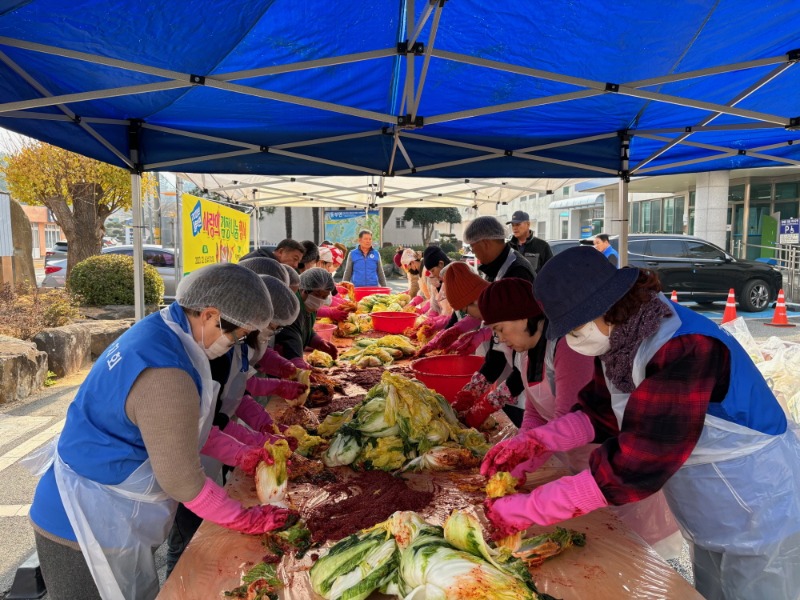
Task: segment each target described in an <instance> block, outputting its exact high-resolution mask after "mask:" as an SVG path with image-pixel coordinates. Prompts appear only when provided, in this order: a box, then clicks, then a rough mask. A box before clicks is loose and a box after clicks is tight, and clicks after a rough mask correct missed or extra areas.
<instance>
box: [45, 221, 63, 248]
mask: <svg viewBox="0 0 800 600" xmlns="http://www.w3.org/2000/svg"><path fill="white" fill-rule="evenodd" d="M60 239H61V228H60V227H59V226H58V225H53V224H52V223H47V224H46V225H45V226H44V246H45V248H49V249H51V250H52V249H53V248H55V245H56V242H57V241H58V240H60Z"/></svg>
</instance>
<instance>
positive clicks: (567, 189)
mask: <svg viewBox="0 0 800 600" xmlns="http://www.w3.org/2000/svg"><path fill="white" fill-rule="evenodd" d="M564 195H565V196H569V186H568V185H565V186H564Z"/></svg>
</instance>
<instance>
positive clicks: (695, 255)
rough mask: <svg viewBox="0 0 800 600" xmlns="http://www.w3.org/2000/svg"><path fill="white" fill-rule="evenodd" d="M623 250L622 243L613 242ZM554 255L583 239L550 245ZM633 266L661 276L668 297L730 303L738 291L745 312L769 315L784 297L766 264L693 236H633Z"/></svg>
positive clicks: (772, 269)
mask: <svg viewBox="0 0 800 600" xmlns="http://www.w3.org/2000/svg"><path fill="white" fill-rule="evenodd" d="M609 241H610V242H611V245H612V246H613V247H614V249H618V244H619V238H617V237H616V236H615V237H612V238H610V240H609ZM549 243H550V246H551V247H552V249H553V253H554V254H558V253H559V252H561V251H562V250H565V249H566V248H569V247H571V246H577V245H578V244H579V240H553V241H552V242H549ZM628 264H629V265H631V266H634V267H640V268H643V269H650V270H651V271H654V272H656V273H657V274H658V277H659V279H660V280H661V285H662V286H663V288H664V293H666V294H667V295H669V294H670V293H671V292H672V290H675V291H677V292H678V298H679V299H680V300H693V301H695V302H697V303H698V304H710V303H712V302H716V301H724V300H726V299H727V297H728V290H730V289H731V288H733V290H734V292H735V293H736V300H737V301H738V302H739V308H740V309H742V310H743V311H745V312H760V311H762V310H766V309H767V308H768V307H769V305H770V304H772V303H773V302H775V299H776V298H777V297H778V290H780V289H781V288H782V287H783V277H782V276H781V273H780V271H779V270H778V269H776V268H775V267H772V266H770V265H768V264H766V263H762V262H758V261H752V260H741V259H736V258H733V257H732V256H731V255H730V254H728V253H727V252H725V251H724V250H722V249H721V248H719V247H717V246H715V245H714V244H712V243H710V242H707V241H705V240H702V239H700V238H696V237H692V236H688V235H666V234H630V235H628Z"/></svg>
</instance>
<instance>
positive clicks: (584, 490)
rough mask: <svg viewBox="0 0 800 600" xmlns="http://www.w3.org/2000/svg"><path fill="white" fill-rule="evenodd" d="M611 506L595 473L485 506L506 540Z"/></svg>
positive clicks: (486, 503) (491, 520)
mask: <svg viewBox="0 0 800 600" xmlns="http://www.w3.org/2000/svg"><path fill="white" fill-rule="evenodd" d="M604 506H608V501H606V499H605V496H603V492H601V491H600V488H599V487H598V486H597V482H596V481H595V480H594V477H593V476H592V473H591V471H589V470H588V469H586V470H585V471H581V472H580V473H578V474H577V475H571V476H569V477H562V478H561V479H556V480H555V481H551V482H550V483H546V484H544V485H542V486H540V487H538V488H536V489H535V490H533V491H532V492H531V493H530V494H513V495H511V496H505V497H504V498H496V499H494V500H492V499H487V500H486V501H485V502H484V508H485V512H486V518H487V519H489V522H490V523H491V524H492V525H493V526H494V527H495V529H496V530H497V535H496V537H498V538H501V537H506V536H509V535H513V534H515V533H517V532H518V531H523V530H525V529H527V528H528V527H530V526H531V525H533V524H536V525H552V524H553V523H559V522H561V521H565V520H567V519H573V518H575V517H579V516H581V515H585V514H586V513H590V512H592V511H593V510H596V509H598V508H603V507H604Z"/></svg>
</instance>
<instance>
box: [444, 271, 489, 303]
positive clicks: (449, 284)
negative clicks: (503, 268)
mask: <svg viewBox="0 0 800 600" xmlns="http://www.w3.org/2000/svg"><path fill="white" fill-rule="evenodd" d="M488 286H489V282H488V281H486V280H485V279H483V278H482V277H481V276H480V275H478V274H477V273H475V272H474V271H473V270H472V269H470V268H469V265H467V263H463V262H454V263H452V264H450V265H449V266H448V267H447V270H446V271H445V273H444V293H445V295H446V296H447V301H448V302H449V303H450V306H452V307H453V308H454V309H455V310H464V308H466V306H467V305H468V304H472V303H473V302H475V301H477V300H478V296H480V295H481V292H482V291H483V290H485V289H486V288H487V287H488Z"/></svg>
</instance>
